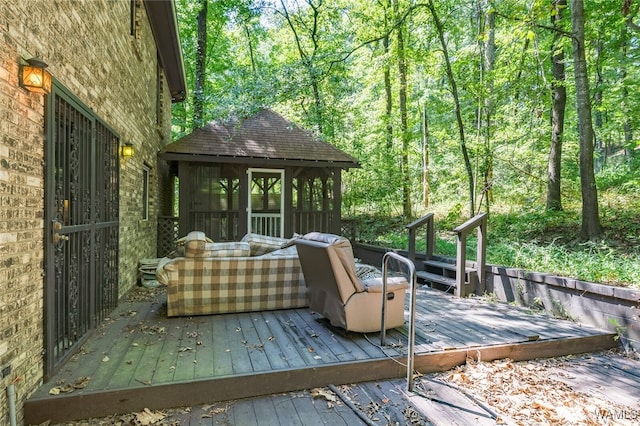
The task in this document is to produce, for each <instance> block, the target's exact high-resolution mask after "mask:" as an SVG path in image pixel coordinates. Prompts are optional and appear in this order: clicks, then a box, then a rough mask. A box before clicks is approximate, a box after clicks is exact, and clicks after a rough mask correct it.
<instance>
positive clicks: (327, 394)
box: [311, 388, 338, 402]
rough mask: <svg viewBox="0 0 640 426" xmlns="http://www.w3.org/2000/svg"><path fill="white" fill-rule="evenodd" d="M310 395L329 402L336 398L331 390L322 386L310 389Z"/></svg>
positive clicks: (334, 400)
mask: <svg viewBox="0 0 640 426" xmlns="http://www.w3.org/2000/svg"><path fill="white" fill-rule="evenodd" d="M311 396H312V397H313V398H323V399H325V400H327V401H330V402H336V401H337V400H338V398H337V397H336V396H335V394H334V393H333V392H331V391H329V390H327V389H322V388H315V389H311Z"/></svg>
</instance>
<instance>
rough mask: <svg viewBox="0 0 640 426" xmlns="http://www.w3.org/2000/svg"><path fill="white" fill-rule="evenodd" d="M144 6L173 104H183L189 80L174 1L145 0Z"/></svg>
mask: <svg viewBox="0 0 640 426" xmlns="http://www.w3.org/2000/svg"><path fill="white" fill-rule="evenodd" d="M144 6H145V9H146V10H147V15H148V16H149V22H150V23H151V31H152V32H153V37H154V38H155V41H156V47H157V49H158V56H159V57H160V62H161V64H162V68H163V69H164V72H165V75H166V78H167V84H168V86H169V91H170V92H171V102H173V103H176V102H182V101H184V100H185V98H186V96H187V79H186V76H185V71H184V61H183V58H182V48H181V47H180V32H179V29H178V19H177V15H176V10H175V4H174V1H173V0H163V1H160V0H145V1H144Z"/></svg>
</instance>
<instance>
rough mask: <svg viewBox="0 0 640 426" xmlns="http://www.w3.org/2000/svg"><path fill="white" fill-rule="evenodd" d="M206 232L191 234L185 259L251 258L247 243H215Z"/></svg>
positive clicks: (186, 240)
mask: <svg viewBox="0 0 640 426" xmlns="http://www.w3.org/2000/svg"><path fill="white" fill-rule="evenodd" d="M209 241H211V240H209V239H208V238H207V237H206V236H205V235H204V232H201V231H192V232H189V234H188V235H187V237H186V238H185V242H184V255H185V257H242V256H249V255H250V253H251V247H250V246H249V243H246V242H223V243H213V242H209Z"/></svg>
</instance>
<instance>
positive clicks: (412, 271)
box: [380, 251, 417, 392]
mask: <svg viewBox="0 0 640 426" xmlns="http://www.w3.org/2000/svg"><path fill="white" fill-rule="evenodd" d="M391 258H393V259H395V260H397V261H398V262H400V263H404V264H405V265H407V267H408V269H409V276H410V277H411V297H410V300H409V336H408V339H409V343H408V346H409V347H408V349H407V388H408V390H409V392H412V391H413V357H414V353H413V352H414V349H413V348H414V346H415V334H416V325H415V316H416V283H417V278H416V267H415V265H414V264H413V262H412V261H411V260H409V259H407V258H406V257H404V256H401V255H399V254H398V253H394V252H392V251H389V252H387V253H385V254H384V256H383V258H382V319H381V330H380V345H382V346H384V345H385V344H386V339H387V330H386V327H385V317H386V310H387V275H388V273H387V269H388V263H389V259H391Z"/></svg>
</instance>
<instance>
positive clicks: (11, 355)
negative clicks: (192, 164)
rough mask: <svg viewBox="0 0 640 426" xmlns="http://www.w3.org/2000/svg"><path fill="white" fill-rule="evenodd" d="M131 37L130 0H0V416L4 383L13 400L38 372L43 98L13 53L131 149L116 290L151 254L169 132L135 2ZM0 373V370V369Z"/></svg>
mask: <svg viewBox="0 0 640 426" xmlns="http://www.w3.org/2000/svg"><path fill="white" fill-rule="evenodd" d="M140 14H141V20H140V24H141V25H140V27H139V29H138V38H137V39H134V37H132V36H131V34H130V1H129V0H91V1H86V0H85V1H72V0H60V1H54V0H29V1H0V373H2V370H3V369H4V367H6V366H10V367H11V369H10V371H9V370H7V369H4V372H5V373H6V377H0V410H1V415H2V417H1V418H0V424H6V423H7V422H8V420H7V419H8V418H7V412H8V408H7V407H8V404H7V397H6V392H5V389H6V387H7V386H8V385H9V384H10V383H11V382H12V381H16V392H17V398H18V401H17V407H18V421H20V419H21V418H22V409H21V407H22V401H24V399H26V398H27V397H28V396H29V395H30V394H31V393H32V392H33V391H34V390H35V389H36V388H37V387H38V386H39V385H40V384H41V383H42V380H43V368H44V367H43V355H42V352H43V350H44V345H43V335H44V330H43V312H44V299H43V289H44V281H43V274H44V269H43V265H44V256H45V253H44V249H45V248H44V247H43V232H44V222H43V209H44V198H45V190H44V175H43V170H44V168H43V164H44V160H45V158H44V144H45V141H44V120H45V118H44V105H45V97H44V96H43V95H39V94H32V93H28V92H27V91H25V90H24V89H22V88H20V87H19V86H18V63H19V60H20V57H23V58H28V57H30V56H34V55H35V54H36V53H37V54H39V56H41V57H42V58H43V59H44V60H45V61H46V62H47V63H48V64H49V68H48V70H49V71H50V72H51V74H52V75H53V77H54V78H55V79H57V80H58V81H59V82H60V84H61V85H63V86H64V87H66V88H67V89H68V90H69V91H70V92H71V93H73V94H74V95H75V96H76V97H77V98H78V99H79V100H80V101H81V102H83V103H84V104H85V105H87V106H88V107H89V108H91V109H92V110H93V111H94V112H95V113H96V115H97V116H99V117H100V118H101V119H102V120H104V122H106V123H107V124H108V125H109V126H110V127H111V128H112V129H113V130H114V131H115V132H116V133H117V134H118V135H119V136H120V138H121V141H131V142H132V143H133V145H134V147H135V149H136V155H135V156H134V157H132V158H129V159H126V160H124V159H123V160H121V172H120V173H121V177H120V179H121V187H120V262H119V266H120V277H119V278H120V293H121V294H122V293H123V292H125V291H126V290H128V289H129V288H131V287H132V286H133V285H134V284H135V282H136V276H137V263H138V260H139V259H140V258H144V257H155V251H156V250H155V247H156V237H155V235H156V222H157V221H156V216H157V211H158V209H159V206H158V190H159V189H158V188H159V185H158V182H157V179H158V177H159V176H160V175H161V174H162V173H166V171H163V170H162V169H159V167H158V165H157V160H156V153H157V151H158V149H159V148H160V147H161V146H162V145H164V144H167V143H169V142H170V140H169V139H170V99H171V96H170V94H169V91H168V88H167V87H166V85H165V87H164V91H163V94H162V95H163V96H162V97H163V99H164V102H165V107H164V117H163V119H162V120H160V122H161V125H160V126H158V125H157V122H158V120H157V117H156V97H157V75H158V72H157V56H156V48H155V44H154V41H153V36H152V33H151V29H150V27H149V23H148V21H147V18H146V15H145V9H144V6H142V7H141V8H140ZM143 167H148V168H149V169H150V179H151V180H150V185H149V190H150V194H149V195H150V206H149V207H150V210H149V220H147V221H143V220H142V207H141V206H142V184H141V182H142V170H143ZM0 376H2V374H0Z"/></svg>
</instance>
